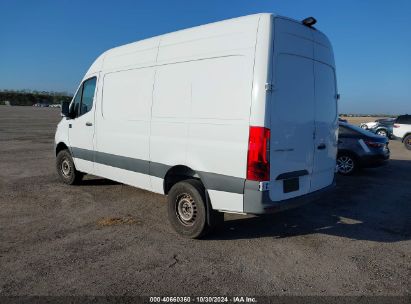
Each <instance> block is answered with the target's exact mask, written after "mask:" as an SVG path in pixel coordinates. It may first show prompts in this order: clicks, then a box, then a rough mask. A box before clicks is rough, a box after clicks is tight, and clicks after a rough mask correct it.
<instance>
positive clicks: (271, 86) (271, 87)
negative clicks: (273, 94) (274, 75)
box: [265, 82, 274, 91]
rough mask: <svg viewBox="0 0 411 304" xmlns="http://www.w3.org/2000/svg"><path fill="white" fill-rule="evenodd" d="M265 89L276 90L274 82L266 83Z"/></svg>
mask: <svg viewBox="0 0 411 304" xmlns="http://www.w3.org/2000/svg"><path fill="white" fill-rule="evenodd" d="M265 90H266V91H273V90H274V85H273V84H272V83H268V82H267V83H266V84H265Z"/></svg>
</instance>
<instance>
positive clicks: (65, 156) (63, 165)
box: [56, 150, 84, 185]
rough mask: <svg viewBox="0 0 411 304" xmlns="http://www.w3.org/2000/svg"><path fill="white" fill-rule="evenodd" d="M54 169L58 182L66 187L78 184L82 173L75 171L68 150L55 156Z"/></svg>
mask: <svg viewBox="0 0 411 304" xmlns="http://www.w3.org/2000/svg"><path fill="white" fill-rule="evenodd" d="M56 168H57V173H58V175H59V177H60V180H61V181H62V182H63V183H65V184H68V185H74V184H78V183H79V182H80V181H81V180H82V178H83V176H84V173H82V172H79V171H77V170H76V167H75V165H74V161H73V158H72V157H71V154H70V152H69V151H68V150H62V151H60V152H59V153H58V154H57V158H56Z"/></svg>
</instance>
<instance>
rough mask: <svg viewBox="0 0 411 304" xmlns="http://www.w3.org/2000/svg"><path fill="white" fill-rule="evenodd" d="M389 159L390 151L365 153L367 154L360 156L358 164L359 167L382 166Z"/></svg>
mask: <svg viewBox="0 0 411 304" xmlns="http://www.w3.org/2000/svg"><path fill="white" fill-rule="evenodd" d="M389 159H390V153H386V154H375V155H367V156H363V157H361V159H360V165H361V167H364V168H373V167H379V166H384V165H386V164H387V163H388V160H389Z"/></svg>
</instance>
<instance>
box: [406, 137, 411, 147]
mask: <svg viewBox="0 0 411 304" xmlns="http://www.w3.org/2000/svg"><path fill="white" fill-rule="evenodd" d="M406 144H407V146H411V138H408V139H407V141H406Z"/></svg>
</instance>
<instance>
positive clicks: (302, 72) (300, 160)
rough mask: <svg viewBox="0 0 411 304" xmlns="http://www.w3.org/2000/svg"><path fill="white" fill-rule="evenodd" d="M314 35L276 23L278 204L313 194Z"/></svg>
mask: <svg viewBox="0 0 411 304" xmlns="http://www.w3.org/2000/svg"><path fill="white" fill-rule="evenodd" d="M311 39H312V34H311V32H310V29H309V28H307V27H305V26H301V25H299V24H297V23H295V22H292V21H289V20H286V19H282V18H275V19H274V54H273V56H274V58H273V69H272V70H273V84H274V88H273V92H272V94H271V106H270V108H271V109H270V110H271V113H270V114H271V115H270V120H271V123H270V130H271V140H270V184H269V193H270V194H269V195H270V199H271V200H272V201H280V200H284V199H288V198H292V197H296V196H300V195H303V194H306V193H308V192H310V186H311V172H312V169H313V168H312V166H313V158H314V133H315V132H314V131H315V123H314V120H315V100H314V73H313V68H314V62H313V60H312V57H313V46H312V41H311Z"/></svg>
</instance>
